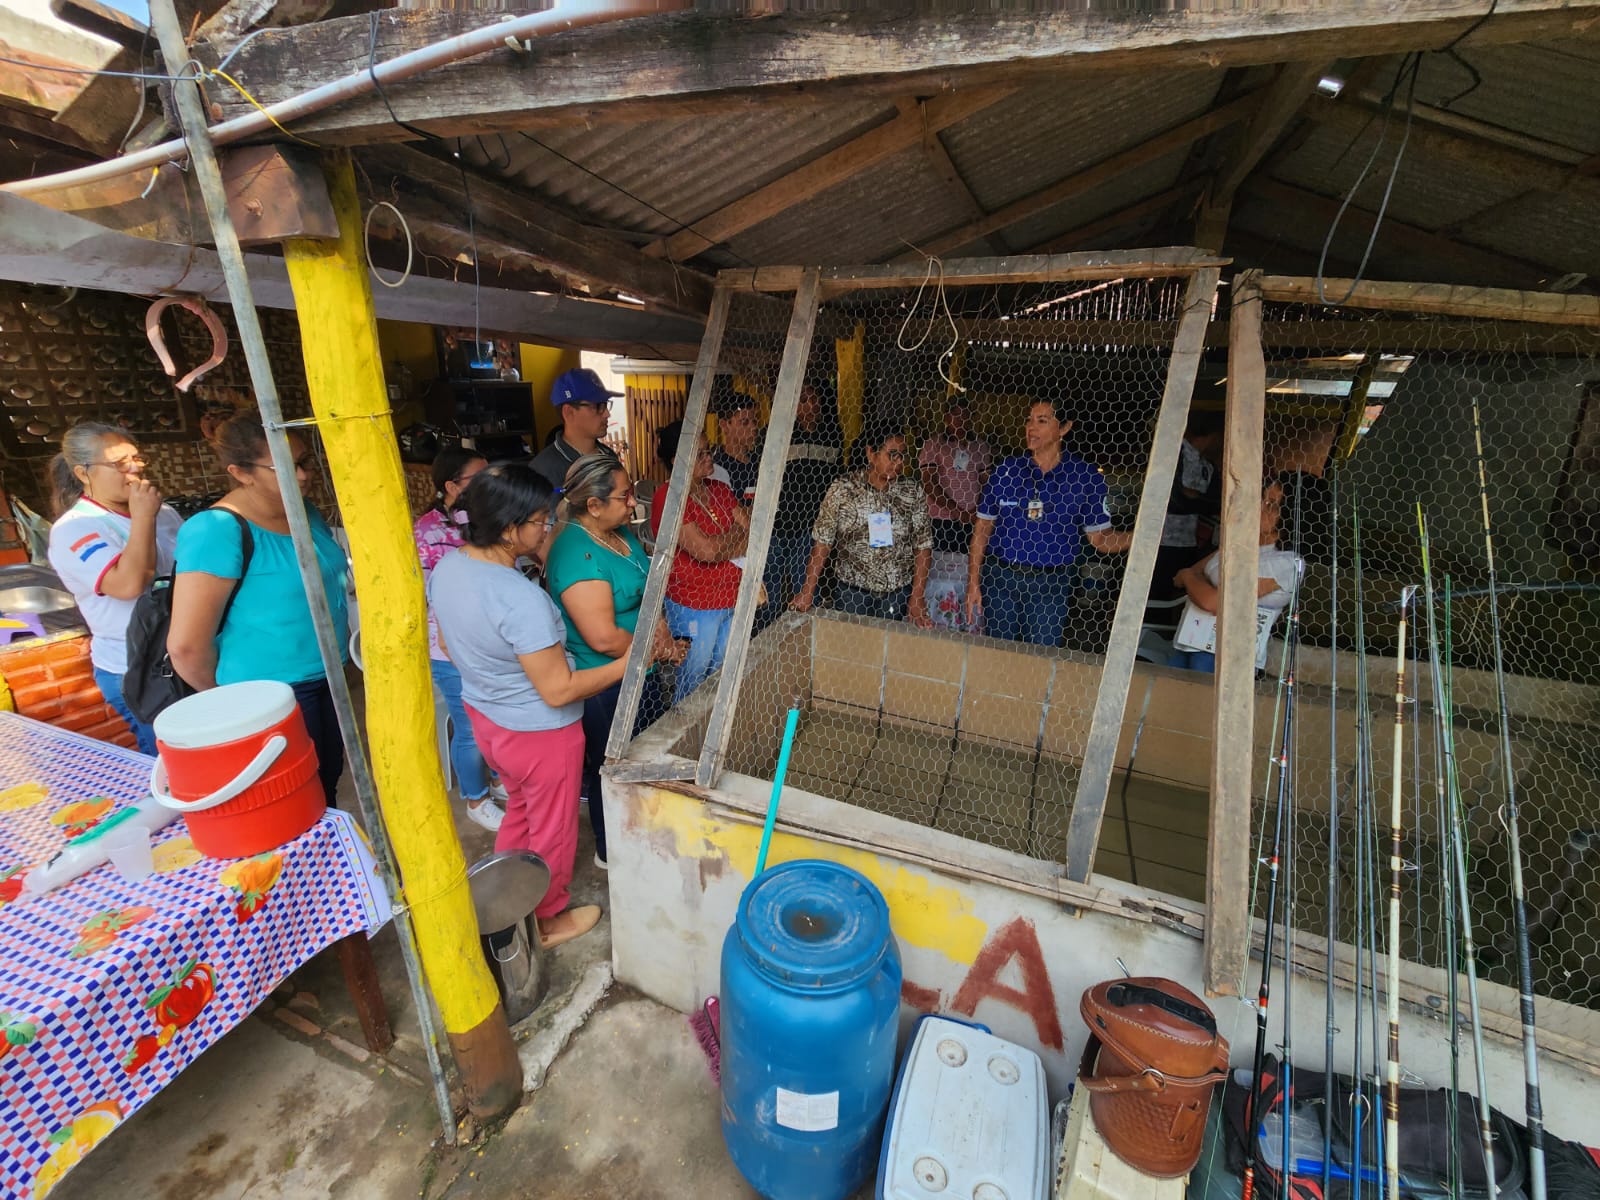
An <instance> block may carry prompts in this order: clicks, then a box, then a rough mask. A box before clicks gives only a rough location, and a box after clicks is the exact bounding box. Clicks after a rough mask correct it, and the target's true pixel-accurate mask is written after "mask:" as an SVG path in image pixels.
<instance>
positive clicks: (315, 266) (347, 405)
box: [283, 152, 522, 1115]
mask: <svg viewBox="0 0 1600 1200" xmlns="http://www.w3.org/2000/svg"><path fill="white" fill-rule="evenodd" d="M326 168H327V173H328V187H329V191H330V193H331V194H332V198H333V207H334V211H335V212H336V213H337V214H338V218H339V238H338V240H337V241H311V240H307V239H294V240H290V241H286V242H285V243H284V246H283V250H284V261H285V262H286V263H287V265H288V269H289V281H290V284H291V285H292V286H293V288H294V297H295V309H296V312H297V313H298V315H299V319H300V329H301V332H302V334H303V337H302V343H303V350H304V355H305V365H306V384H307V387H308V390H309V391H310V394H311V404H312V408H313V410H314V411H315V414H316V421H317V428H318V430H319V431H320V433H321V434H322V444H323V449H324V450H325V452H326V454H327V458H328V468H329V470H330V472H331V473H332V475H333V485H334V490H335V492H336V493H337V494H338V497H339V501H340V509H341V512H342V513H343V516H344V523H345V528H346V529H347V530H348V531H349V533H350V548H351V556H352V559H353V561H354V566H355V580H356V595H357V598H358V599H360V600H361V601H363V603H362V605H361V616H362V631H361V640H362V644H363V648H364V651H365V659H366V679H367V695H368V696H369V697H372V698H374V699H375V700H376V699H378V698H381V701H382V702H381V703H373V704H370V705H369V706H368V708H367V740H368V744H369V747H370V751H371V756H372V769H373V777H374V779H375V781H376V783H377V787H378V799H379V802H380V805H381V807H382V810H383V817H384V825H385V827H386V828H387V830H388V833H389V839H390V841H391V843H392V844H393V847H394V855H395V860H396V862H397V863H398V865H399V868H400V872H401V875H402V876H403V878H404V880H405V895H404V897H403V898H402V899H403V901H404V902H405V903H406V904H408V905H409V906H410V908H411V920H412V922H413V925H414V928H415V930H416V939H417V948H418V951H419V955H420V957H421V959H422V966H423V970H424V972H425V974H426V975H427V978H428V986H429V988H430V989H431V991H432V992H433V997H434V1000H435V1002H436V1003H437V1005H438V1008H439V1014H440V1016H441V1017H442V1018H443V1019H444V1026H445V1032H446V1033H447V1034H448V1035H449V1038H450V1044H451V1048H452V1049H453V1050H454V1051H455V1056H456V1065H457V1066H458V1067H459V1068H460V1071H461V1078H462V1083H463V1084H464V1086H465V1088H466V1092H467V1100H468V1104H469V1106H470V1107H471V1109H472V1111H473V1112H474V1113H476V1114H481V1115H491V1114H494V1113H498V1112H504V1111H506V1110H508V1109H510V1108H513V1107H515V1106H516V1104H517V1102H518V1101H519V1100H520V1099H521V1096H522V1068H521V1064H520V1063H519V1062H518V1060H517V1052H516V1047H515V1045H514V1044H513V1043H512V1041H511V1033H510V1030H509V1028H508V1027H507V1025H506V1018H505V1012H504V1010H503V1009H502V1008H501V1006H500V999H499V995H498V993H497V992H496V990H495V984H494V979H493V977H492V976H491V975H490V974H489V967H488V964H487V963H486V962H485V961H484V957H483V949H482V947H481V945H480V943H479V940H478V921H477V916H476V914H475V913H474V911H473V907H472V898H471V896H470V895H469V894H468V891H467V870H466V860H465V859H464V858H463V856H462V853H461V842H460V839H459V838H458V837H457V836H456V829H455V821H454V820H453V819H452V817H451V813H450V801H449V797H448V796H447V794H446V792H445V786H444V776H443V773H442V771H441V769H440V765H439V756H438V752H437V750H436V749H435V745H436V739H435V737H434V715H433V684H432V681H431V678H430V676H429V673H428V648H427V611H426V606H425V603H424V600H423V595H422V569H421V565H420V564H419V563H418V561H417V552H416V547H415V545H414V544H413V542H412V539H411V511H410V507H409V505H408V503H407V500H406V486H405V478H404V475H403V474H402V471H401V467H400V449H399V445H398V443H397V442H396V441H395V436H394V427H393V424H392V423H391V421H390V419H389V398H388V394H387V391H386V390H385V387H384V379H383V360H382V357H381V355H380V352H379V349H378V326H377V320H376V318H375V317H374V315H373V309H372V287H371V284H370V282H369V280H368V277H367V263H366V256H365V253H364V251H363V248H362V234H361V212H360V207H359V203H358V200H357V197H356V180H355V171H354V169H353V168H352V166H351V161H350V156H349V154H348V153H347V152H339V153H336V154H333V155H331V156H330V158H329V159H328V161H327V163H326Z"/></svg>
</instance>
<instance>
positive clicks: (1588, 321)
mask: <svg viewBox="0 0 1600 1200" xmlns="http://www.w3.org/2000/svg"><path fill="white" fill-rule="evenodd" d="M1350 285H1351V281H1350V280H1348V279H1325V280H1323V294H1324V295H1327V296H1329V297H1333V298H1337V297H1341V296H1343V295H1344V294H1345V293H1346V292H1350V291H1351V287H1350ZM1261 295H1262V298H1263V299H1266V300H1280V301H1287V302H1290V303H1295V304H1321V303H1322V301H1321V299H1320V298H1319V297H1318V295H1317V281H1316V280H1315V279H1308V278H1304V277H1301V276H1290V275H1263V276H1262V277H1261ZM1342 307H1345V308H1375V309H1382V310H1387V311H1389V312H1414V313H1432V314H1438V315H1443V316H1451V317H1483V318H1487V319H1490V320H1496V321H1535V322H1539V323H1542V324H1546V325H1584V326H1590V327H1600V296H1572V295H1567V294H1566V293H1563V292H1515V291H1510V290H1508V289H1505V288H1473V287H1453V286H1451V285H1449V284H1443V283H1360V284H1357V285H1356V287H1355V290H1354V291H1353V292H1351V294H1350V298H1349V299H1348V300H1345V301H1344V303H1343V305H1342Z"/></svg>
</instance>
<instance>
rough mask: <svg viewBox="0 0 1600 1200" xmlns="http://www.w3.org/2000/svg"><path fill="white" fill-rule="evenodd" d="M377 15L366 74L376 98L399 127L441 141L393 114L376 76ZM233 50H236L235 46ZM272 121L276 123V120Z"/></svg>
mask: <svg viewBox="0 0 1600 1200" xmlns="http://www.w3.org/2000/svg"><path fill="white" fill-rule="evenodd" d="M378 16H379V13H378V10H377V9H374V10H373V11H372V14H371V17H372V24H371V36H370V37H369V39H368V43H367V75H368V77H369V78H370V79H371V80H372V86H373V87H374V88H376V89H377V92H378V99H380V100H382V101H383V107H384V108H386V109H388V110H389V119H390V120H391V121H393V122H394V123H395V124H396V125H398V126H399V127H400V128H401V129H404V130H405V131H406V132H407V133H410V134H412V135H414V136H415V137H417V138H419V139H421V140H422V141H425V142H430V141H431V142H442V141H443V140H444V139H443V138H441V137H440V136H439V135H438V134H436V133H429V132H428V131H427V130H426V129H418V128H417V127H416V126H415V125H412V124H411V123H409V122H407V121H402V120H401V119H400V118H399V117H398V116H397V115H396V114H395V111H394V105H392V104H390V103H389V93H388V92H386V91H384V88H383V82H382V81H381V80H380V79H379V78H378ZM234 52H235V53H237V52H238V48H237V47H235V51H234ZM230 57H231V56H230ZM273 123H274V124H276V123H277V122H273Z"/></svg>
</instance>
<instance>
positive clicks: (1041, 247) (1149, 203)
mask: <svg viewBox="0 0 1600 1200" xmlns="http://www.w3.org/2000/svg"><path fill="white" fill-rule="evenodd" d="M1199 190H1200V184H1199V181H1195V182H1193V183H1187V184H1180V185H1178V186H1177V187H1170V188H1167V189H1166V190H1165V191H1161V192H1157V193H1156V194H1155V195H1153V196H1146V197H1145V198H1144V199H1143V200H1140V201H1139V202H1137V203H1136V204H1130V205H1128V206H1127V207H1126V208H1119V209H1118V210H1117V211H1116V212H1112V213H1107V214H1106V215H1105V216H1103V217H1096V218H1095V219H1094V220H1092V221H1089V222H1086V223H1085V224H1083V225H1079V226H1078V227H1077V228H1076V229H1069V230H1068V231H1067V232H1066V233H1061V234H1057V235H1056V236H1055V237H1053V238H1051V239H1050V240H1049V241H1045V242H1040V243H1039V244H1038V245H1037V246H1030V247H1029V248H1028V251H1027V252H1028V253H1029V254H1065V253H1067V252H1069V251H1072V250H1084V249H1089V248H1092V247H1093V245H1094V243H1095V242H1096V241H1097V240H1099V239H1100V238H1102V237H1105V236H1106V235H1108V234H1112V233H1118V232H1120V231H1122V230H1125V229H1131V228H1133V227H1134V226H1135V225H1136V224H1137V223H1139V222H1141V221H1143V220H1145V219H1146V218H1147V217H1153V216H1155V215H1156V214H1157V213H1159V212H1161V211H1163V210H1164V209H1166V208H1167V207H1168V206H1169V205H1172V204H1176V203H1177V202H1178V201H1180V200H1183V199H1186V198H1188V197H1191V196H1193V195H1194V194H1195V193H1196V192H1198V191H1199Z"/></svg>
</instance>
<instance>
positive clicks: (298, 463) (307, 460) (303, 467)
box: [250, 454, 317, 475]
mask: <svg viewBox="0 0 1600 1200" xmlns="http://www.w3.org/2000/svg"><path fill="white" fill-rule="evenodd" d="M250 465H251V466H252V467H259V468H261V469H262V470H263V471H271V472H272V473H273V474H277V471H278V468H277V467H275V466H273V465H272V464H271V463H269V462H264V463H251V464H250ZM316 467H317V460H316V459H315V458H313V457H312V456H311V455H309V454H305V455H302V456H301V457H299V458H297V459H295V460H294V469H295V470H296V471H304V472H305V473H306V474H307V475H309V474H311V472H312V471H314V470H316Z"/></svg>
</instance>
